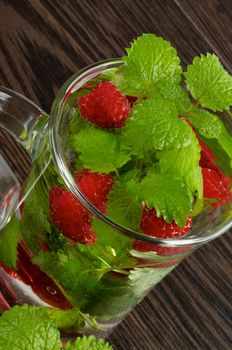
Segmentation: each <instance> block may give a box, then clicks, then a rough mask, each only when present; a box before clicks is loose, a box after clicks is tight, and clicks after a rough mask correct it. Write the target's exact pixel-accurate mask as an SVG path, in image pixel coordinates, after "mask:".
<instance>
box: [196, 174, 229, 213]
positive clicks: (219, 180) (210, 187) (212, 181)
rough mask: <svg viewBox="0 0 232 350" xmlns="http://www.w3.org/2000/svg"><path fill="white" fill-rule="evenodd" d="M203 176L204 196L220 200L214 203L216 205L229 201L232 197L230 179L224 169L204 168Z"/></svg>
mask: <svg viewBox="0 0 232 350" xmlns="http://www.w3.org/2000/svg"><path fill="white" fill-rule="evenodd" d="M219 170H220V169H219ZM202 176H203V196H204V198H217V199H218V201H216V202H214V203H212V206H214V207H216V206H218V205H223V204H226V203H228V201H229V200H230V199H231V198H232V192H230V179H229V178H228V177H226V176H225V175H224V174H223V173H222V171H220V172H219V171H216V170H214V169H208V168H202Z"/></svg>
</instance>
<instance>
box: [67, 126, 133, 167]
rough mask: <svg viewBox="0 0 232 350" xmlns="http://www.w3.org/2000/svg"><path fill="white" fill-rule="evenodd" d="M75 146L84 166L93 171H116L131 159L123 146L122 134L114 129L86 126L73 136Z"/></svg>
mask: <svg viewBox="0 0 232 350" xmlns="http://www.w3.org/2000/svg"><path fill="white" fill-rule="evenodd" d="M73 146H74V149H75V151H76V152H77V153H81V154H80V160H81V161H82V162H83V164H84V167H85V168H88V169H91V170H92V171H99V172H102V173H104V172H106V173H108V172H111V171H115V170H117V168H121V167H122V166H123V165H124V164H126V163H127V162H128V161H129V160H130V154H129V152H128V151H126V150H125V149H122V148H121V145H120V135H118V134H116V133H114V132H113V131H105V130H102V129H99V128H95V127H89V128H85V129H83V130H81V131H80V133H79V134H78V135H75V136H74V137H73Z"/></svg>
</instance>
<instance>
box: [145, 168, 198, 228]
mask: <svg viewBox="0 0 232 350" xmlns="http://www.w3.org/2000/svg"><path fill="white" fill-rule="evenodd" d="M138 191H139V193H140V196H141V197H142V198H141V199H142V200H144V201H146V203H147V204H148V206H149V207H155V209H156V212H157V215H158V216H160V215H162V216H163V217H164V219H165V221H166V222H168V223H170V222H172V221H173V220H175V221H176V223H177V225H179V226H184V225H185V224H186V219H187V217H188V216H189V214H190V212H191V209H192V203H193V195H192V193H191V192H190V190H189V188H188V186H187V185H186V184H185V182H184V181H183V178H182V177H180V176H178V175H174V174H157V173H154V172H152V171H150V172H149V173H148V174H147V176H146V177H145V178H144V179H143V181H142V183H141V186H140V188H139V189H138Z"/></svg>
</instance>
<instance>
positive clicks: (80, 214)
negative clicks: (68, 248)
mask: <svg viewBox="0 0 232 350" xmlns="http://www.w3.org/2000/svg"><path fill="white" fill-rule="evenodd" d="M49 206H50V214H51V218H52V221H53V223H54V224H55V225H56V226H57V228H58V229H59V230H60V231H61V232H62V233H63V235H64V236H66V237H68V238H70V239H72V240H74V241H77V242H79V243H84V244H92V243H94V242H95V240H96V236H95V233H94V231H93V230H92V227H91V222H90V216H89V213H88V211H87V209H86V208H85V207H84V206H83V205H82V204H81V203H80V202H79V201H78V199H77V198H76V197H75V196H74V195H73V194H72V193H71V192H69V191H67V190H65V189H64V188H61V187H53V188H52V189H51V190H50V191H49Z"/></svg>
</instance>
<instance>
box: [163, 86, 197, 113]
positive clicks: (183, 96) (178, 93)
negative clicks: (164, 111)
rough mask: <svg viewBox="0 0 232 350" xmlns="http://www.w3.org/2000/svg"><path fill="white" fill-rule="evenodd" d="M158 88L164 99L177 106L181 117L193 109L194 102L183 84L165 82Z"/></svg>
mask: <svg viewBox="0 0 232 350" xmlns="http://www.w3.org/2000/svg"><path fill="white" fill-rule="evenodd" d="M158 88H159V92H160V94H161V96H162V97H163V98H164V99H167V100H169V101H171V102H173V103H174V104H175V106H176V109H177V111H178V114H179V115H182V114H185V112H187V111H188V110H189V109H191V106H192V102H191V101H190V99H189V97H188V94H187V92H186V91H185V89H184V88H183V87H182V86H181V84H176V83H173V82H171V81H164V82H160V83H159V84H158Z"/></svg>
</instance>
